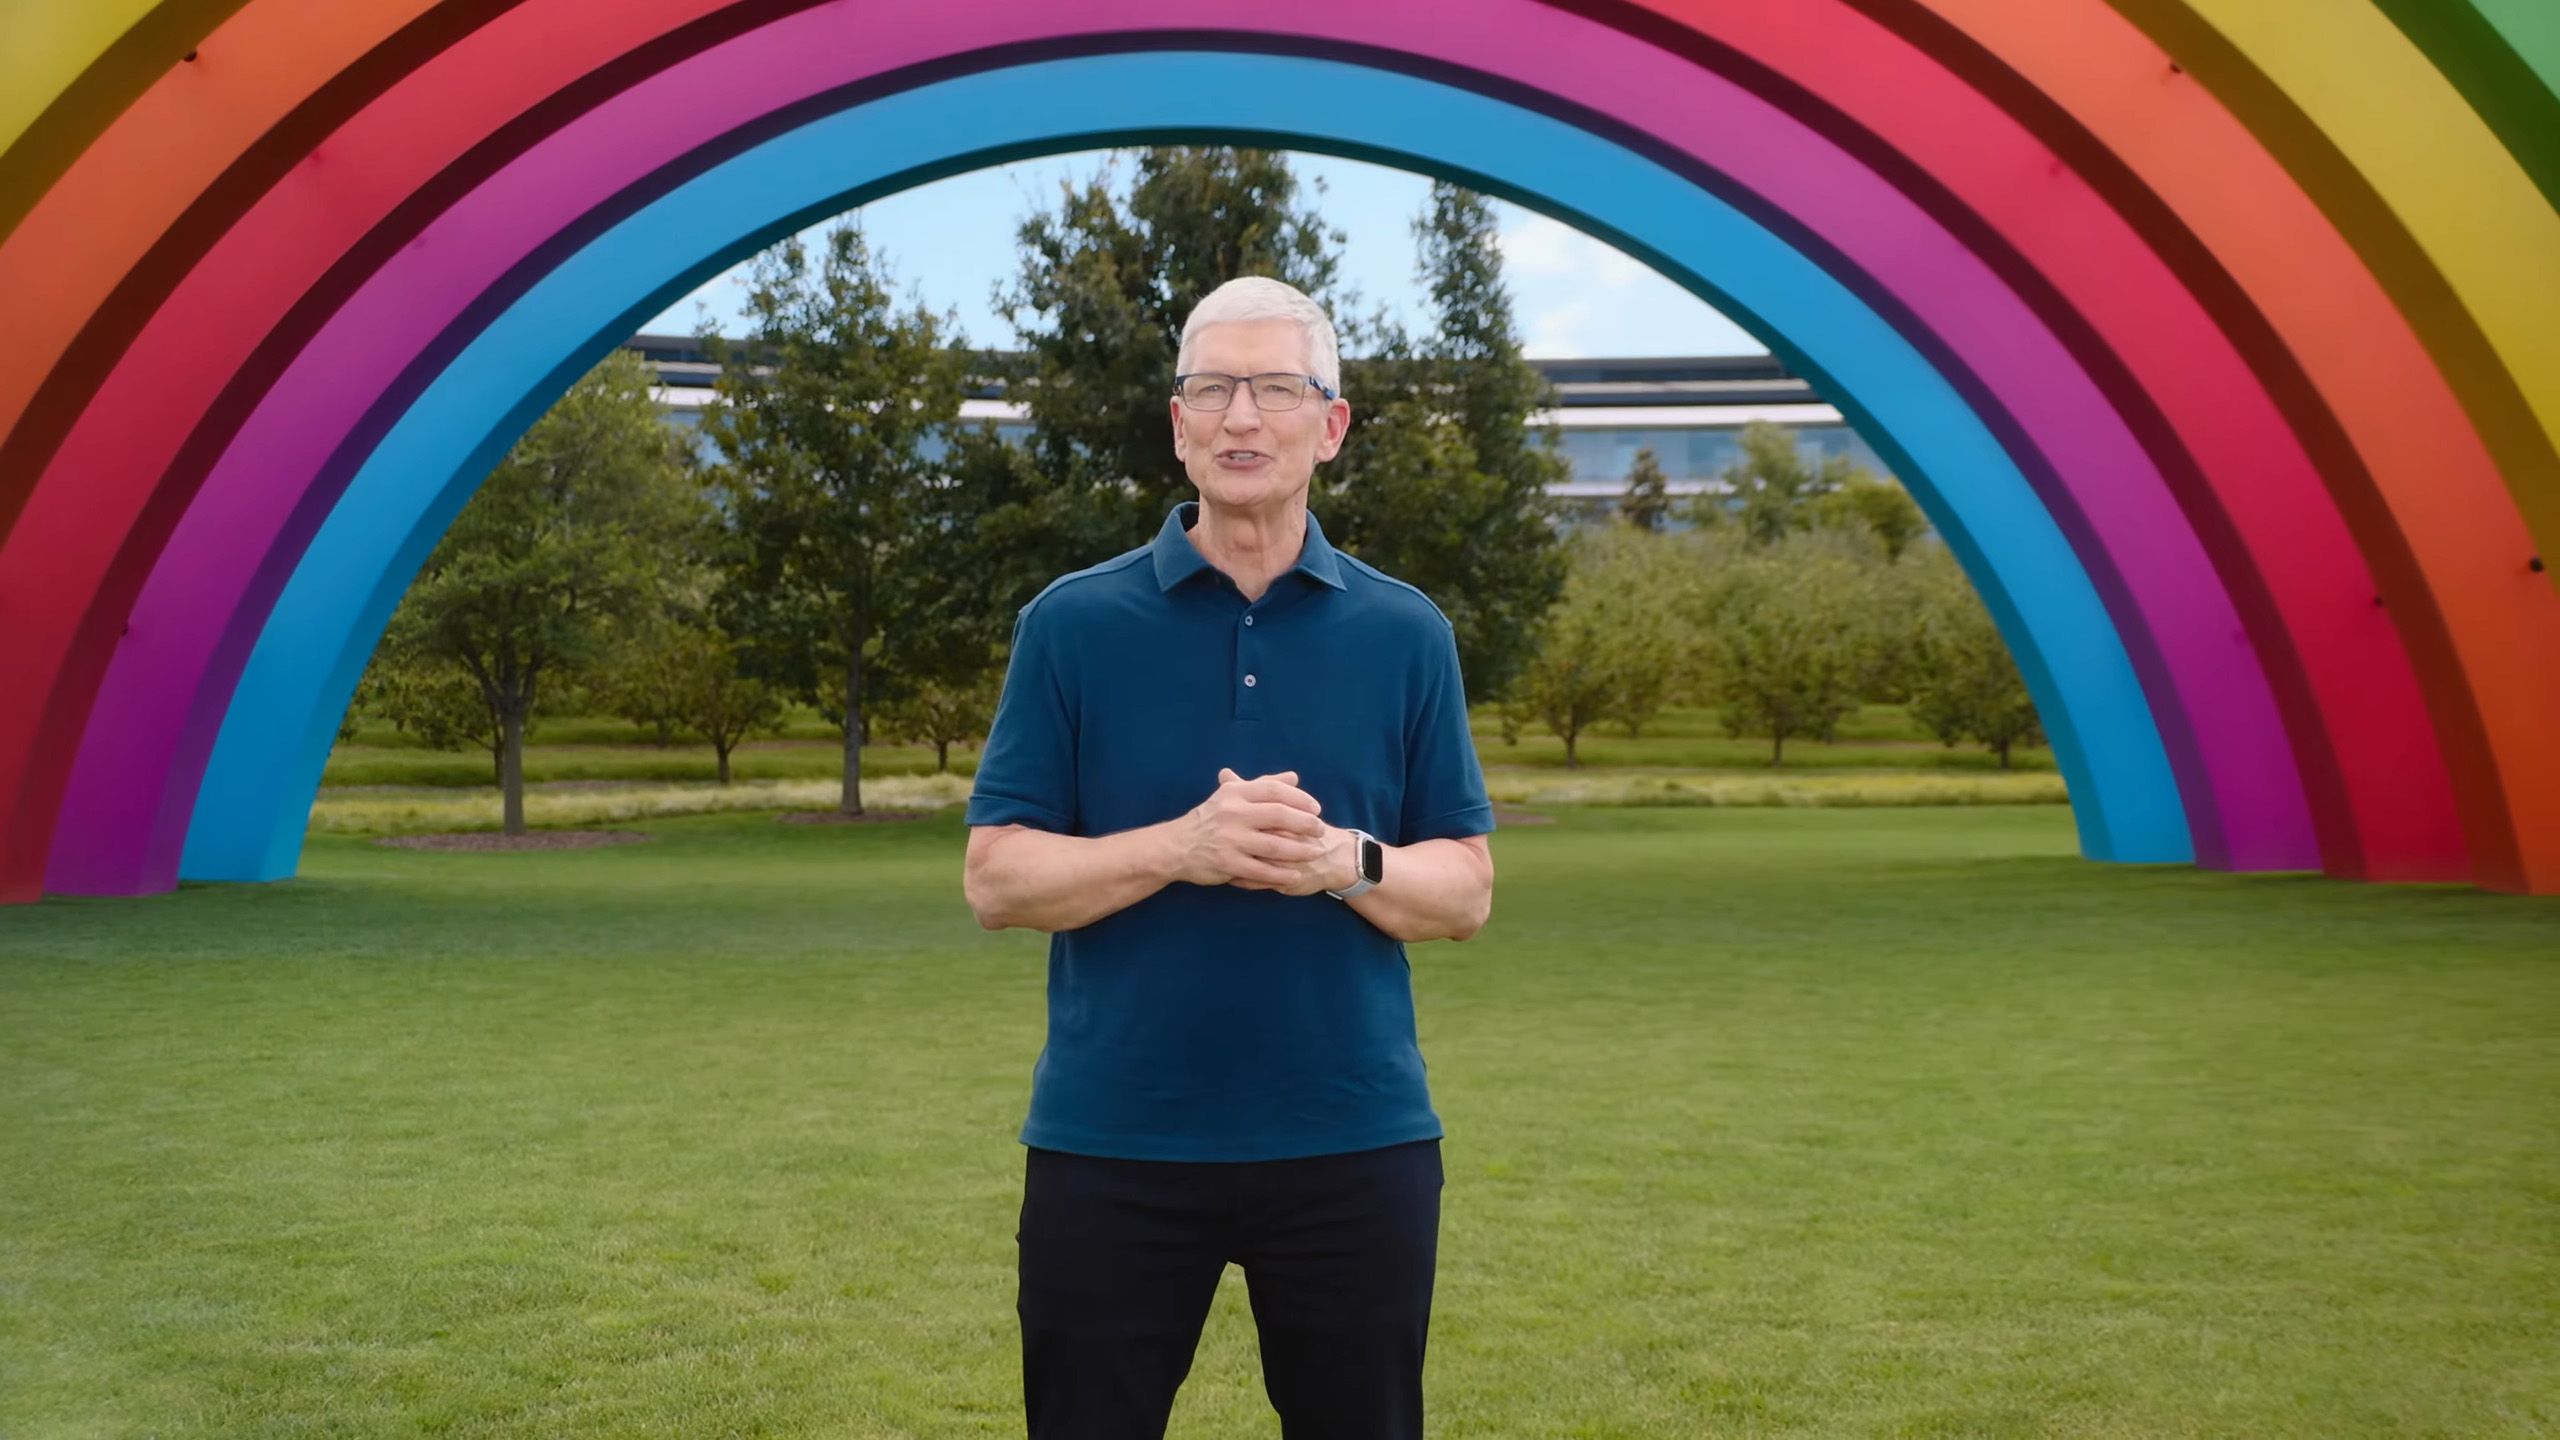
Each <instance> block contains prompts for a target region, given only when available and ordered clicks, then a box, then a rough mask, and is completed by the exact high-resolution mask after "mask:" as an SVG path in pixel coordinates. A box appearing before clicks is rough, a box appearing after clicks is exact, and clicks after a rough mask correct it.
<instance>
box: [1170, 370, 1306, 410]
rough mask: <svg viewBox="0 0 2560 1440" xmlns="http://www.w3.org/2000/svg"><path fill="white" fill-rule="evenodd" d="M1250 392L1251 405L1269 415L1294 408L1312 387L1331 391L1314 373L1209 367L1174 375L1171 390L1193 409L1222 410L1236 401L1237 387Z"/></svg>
mask: <svg viewBox="0 0 2560 1440" xmlns="http://www.w3.org/2000/svg"><path fill="white" fill-rule="evenodd" d="M1239 389H1249V390H1251V391H1252V392H1253V404H1254V408H1255V409H1258V410H1260V411H1262V412H1263V413H1264V414H1266V415H1268V414H1270V413H1271V412H1272V411H1275V410H1295V409H1297V408H1298V404H1299V402H1300V401H1303V400H1305V399H1306V398H1307V391H1309V390H1311V389H1312V390H1314V391H1315V392H1316V393H1317V394H1319V395H1322V396H1323V397H1324V398H1325V399H1326V400H1328V401H1330V400H1332V399H1333V398H1334V396H1333V392H1332V391H1331V390H1328V389H1326V388H1325V385H1324V382H1323V381H1321V380H1318V379H1317V378H1316V377H1314V376H1313V375H1288V374H1283V373H1281V372H1279V371H1273V372H1272V373H1270V374H1267V375H1220V374H1218V373H1217V372H1215V371H1212V370H1200V371H1195V372H1193V373H1192V374H1189V375H1176V376H1174V377H1173V393H1174V394H1175V395H1176V396H1177V397H1179V398H1180V399H1181V401H1182V403H1183V404H1185V405H1188V406H1190V407H1191V408H1192V409H1194V410H1224V409H1226V408H1227V407H1228V406H1229V405H1232V404H1234V403H1235V398H1236V391H1237V390H1239Z"/></svg>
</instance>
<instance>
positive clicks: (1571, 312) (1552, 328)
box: [1520, 300, 1593, 360]
mask: <svg viewBox="0 0 2560 1440" xmlns="http://www.w3.org/2000/svg"><path fill="white" fill-rule="evenodd" d="M1592 316H1593V310H1592V307H1591V302H1590V301H1588V300H1568V301H1566V302H1565V303H1563V304H1561V305H1550V306H1548V307H1547V308H1546V309H1543V310H1540V311H1539V312H1537V313H1536V314H1534V315H1532V316H1530V317H1529V324H1528V334H1527V337H1526V338H1525V339H1523V340H1522V341H1521V342H1520V349H1521V351H1522V352H1523V353H1525V354H1530V355H1535V356H1538V357H1539V358H1541V359H1547V360H1569V359H1574V358H1577V357H1580V356H1583V355H1587V354H1589V353H1590V351H1589V350H1588V349H1587V348H1585V343H1584V331H1585V329H1586V328H1587V327H1588V326H1589V325H1590V324H1591V320H1592Z"/></svg>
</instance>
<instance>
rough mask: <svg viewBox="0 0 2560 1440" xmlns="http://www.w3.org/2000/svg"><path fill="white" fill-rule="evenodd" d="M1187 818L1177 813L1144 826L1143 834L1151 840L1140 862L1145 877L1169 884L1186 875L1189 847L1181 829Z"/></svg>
mask: <svg viewBox="0 0 2560 1440" xmlns="http://www.w3.org/2000/svg"><path fill="white" fill-rule="evenodd" d="M1190 821H1191V817H1190V816H1189V815H1180V816H1176V817H1175V818H1173V819H1171V820H1167V821H1164V822H1163V823H1161V824H1158V825H1151V826H1149V827H1147V830H1146V832H1145V833H1146V837H1147V839H1148V840H1149V841H1150V842H1151V843H1150V844H1149V845H1148V846H1147V850H1146V854H1145V857H1144V862H1143V863H1144V864H1145V867H1146V874H1147V878H1148V879H1150V880H1154V881H1157V882H1159V883H1161V884H1166V885H1170V884H1173V883H1174V882H1175V881H1177V880H1183V879H1187V878H1188V876H1189V870H1190V859H1191V847H1190V845H1189V843H1188V836H1187V834H1186V833H1185V832H1186V830H1187V829H1188V827H1189V824H1190Z"/></svg>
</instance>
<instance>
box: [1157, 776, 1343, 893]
mask: <svg viewBox="0 0 2560 1440" xmlns="http://www.w3.org/2000/svg"><path fill="white" fill-rule="evenodd" d="M1323 813H1324V807H1323V806H1322V805H1320V804H1318V803H1317V801H1316V797H1314V796H1313V795H1310V794H1308V793H1307V792H1306V791H1304V790H1301V789H1299V788H1298V772H1297V771H1295V770H1283V771H1281V772H1279V773H1278V774H1276V775H1261V776H1257V777H1255V778H1253V779H1251V780H1247V779H1246V778H1244V777H1243V776H1241V775H1238V774H1237V773H1236V772H1235V771H1233V770H1225V769H1222V770H1220V771H1219V772H1218V788H1217V789H1216V790H1214V791H1211V792H1210V795H1209V798H1208V799H1206V800H1203V801H1201V802H1200V803H1199V804H1198V805H1196V806H1193V807H1192V810H1191V813H1190V814H1188V815H1186V816H1184V817H1183V820H1182V823H1181V826H1180V830H1179V835H1180V840H1181V845H1182V860H1181V866H1180V871H1179V876H1178V878H1180V879H1183V880H1188V881H1190V882H1191V883H1192V884H1194V885H1233V886H1235V887H1236V888H1238V889H1240V890H1277V891H1279V892H1280V893H1281V894H1283V895H1313V894H1315V893H1317V892H1318V891H1322V890H1342V889H1347V888H1349V887H1350V885H1351V883H1352V880H1353V879H1354V876H1353V875H1352V874H1351V873H1350V872H1351V865H1352V860H1351V853H1350V851H1351V847H1350V838H1351V832H1350V831H1348V830H1343V829H1339V828H1337V827H1335V826H1331V825H1327V824H1326V823H1324V820H1323V818H1322V817H1323Z"/></svg>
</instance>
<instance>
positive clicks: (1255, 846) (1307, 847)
mask: <svg viewBox="0 0 2560 1440" xmlns="http://www.w3.org/2000/svg"><path fill="white" fill-rule="evenodd" d="M1236 848H1237V849H1239V850H1241V851H1243V852H1244V853H1245V854H1247V855H1258V856H1261V857H1262V858H1264V859H1267V860H1276V861H1279V862H1281V863H1283V864H1290V865H1303V864H1305V863H1307V862H1308V861H1310V860H1316V859H1321V858H1322V857H1323V855H1324V842H1323V841H1321V840H1302V839H1299V838H1297V837H1296V836H1292V835H1283V834H1280V833H1279V832H1277V831H1273V830H1257V831H1255V832H1254V833H1253V834H1250V835H1247V836H1246V837H1244V838H1243V839H1242V840H1240V841H1238V842H1236Z"/></svg>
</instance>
